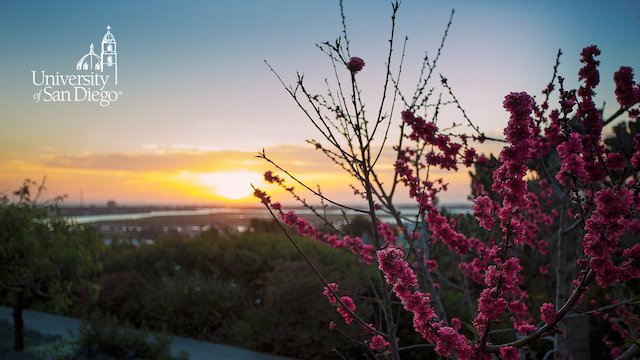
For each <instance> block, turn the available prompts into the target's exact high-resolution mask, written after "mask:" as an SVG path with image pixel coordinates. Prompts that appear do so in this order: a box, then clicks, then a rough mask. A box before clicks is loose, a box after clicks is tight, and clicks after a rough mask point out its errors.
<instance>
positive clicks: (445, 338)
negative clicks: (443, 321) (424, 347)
mask: <svg viewBox="0 0 640 360" xmlns="http://www.w3.org/2000/svg"><path fill="white" fill-rule="evenodd" d="M435 350H436V352H437V353H438V354H439V355H441V356H447V357H449V356H451V354H452V353H453V352H454V351H456V352H459V353H461V354H460V357H461V358H463V357H464V356H465V355H467V354H468V353H471V346H469V344H467V340H466V338H465V337H464V336H463V335H460V333H458V332H457V331H456V330H455V329H454V328H452V327H449V326H443V327H441V328H440V329H438V340H437V341H436V349H435ZM467 356H468V355H467Z"/></svg>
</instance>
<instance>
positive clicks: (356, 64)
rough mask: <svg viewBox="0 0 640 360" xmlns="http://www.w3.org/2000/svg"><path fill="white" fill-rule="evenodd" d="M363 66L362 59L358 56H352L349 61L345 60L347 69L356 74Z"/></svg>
mask: <svg viewBox="0 0 640 360" xmlns="http://www.w3.org/2000/svg"><path fill="white" fill-rule="evenodd" d="M363 67H364V60H362V59H360V58H359V57H355V56H354V57H352V58H351V59H349V62H347V69H349V71H351V73H353V74H357V73H358V72H360V70H362V68H363Z"/></svg>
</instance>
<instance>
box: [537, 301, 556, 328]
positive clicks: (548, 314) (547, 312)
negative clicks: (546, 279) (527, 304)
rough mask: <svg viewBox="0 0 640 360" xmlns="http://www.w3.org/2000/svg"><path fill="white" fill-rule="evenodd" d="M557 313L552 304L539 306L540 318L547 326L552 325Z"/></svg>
mask: <svg viewBox="0 0 640 360" xmlns="http://www.w3.org/2000/svg"><path fill="white" fill-rule="evenodd" d="M557 316H558V313H556V308H555V306H554V305H553V304H552V303H544V304H542V306H540V318H541V319H542V321H544V322H545V323H547V324H552V323H553V322H554V321H555V319H556V317H557Z"/></svg>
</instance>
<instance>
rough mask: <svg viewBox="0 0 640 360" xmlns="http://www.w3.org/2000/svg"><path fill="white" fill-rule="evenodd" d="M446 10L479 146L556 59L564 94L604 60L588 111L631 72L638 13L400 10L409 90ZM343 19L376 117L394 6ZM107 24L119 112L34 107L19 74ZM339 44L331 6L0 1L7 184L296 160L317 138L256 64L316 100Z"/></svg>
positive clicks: (358, 5)
mask: <svg viewBox="0 0 640 360" xmlns="http://www.w3.org/2000/svg"><path fill="white" fill-rule="evenodd" d="M452 8H455V10H456V14H455V17H454V23H453V26H452V29H451V31H450V33H449V38H448V40H447V45H446V46H445V50H444V53H443V55H442V58H441V63H440V65H441V67H440V68H439V71H440V72H441V73H442V74H443V75H444V76H445V77H447V78H448V79H449V82H450V84H451V85H452V86H453V87H454V90H455V91H456V95H457V96H458V97H459V98H460V100H461V101H462V103H463V104H464V106H465V109H466V110H467V112H468V113H469V114H470V116H471V117H472V118H473V119H474V120H475V121H476V122H477V123H478V124H479V125H480V126H481V127H482V128H483V129H484V130H485V131H487V133H497V132H499V131H500V129H501V128H502V127H503V126H504V124H505V123H506V120H507V115H506V114H505V113H504V111H503V110H502V108H501V103H502V98H503V97H504V95H505V94H506V93H508V92H510V91H523V90H524V91H529V92H531V93H534V94H539V91H540V90H541V89H542V88H543V87H544V86H545V85H546V83H547V82H548V81H549V79H550V77H551V72H552V66H553V64H554V59H555V53H556V52H557V50H558V48H562V50H563V52H564V56H563V58H562V64H561V67H560V73H561V74H563V75H564V76H565V77H566V78H567V80H568V83H569V85H572V86H575V84H576V80H577V75H576V73H577V69H578V68H579V67H580V63H579V52H580V49H581V48H582V47H584V46H586V45H590V44H597V45H598V46H599V47H600V48H601V49H602V51H603V55H602V56H601V58H600V60H601V61H602V67H601V78H602V86H601V88H600V90H599V92H600V94H602V95H603V96H601V98H600V99H599V100H600V101H606V102H607V103H608V104H610V106H609V107H608V109H610V110H611V111H613V110H614V109H613V105H614V101H613V98H611V96H610V95H606V96H604V95H605V94H612V89H613V87H612V75H613V72H614V71H615V70H616V69H617V68H618V67H619V66H621V65H628V66H632V67H634V68H636V69H637V68H638V67H639V65H640V48H639V47H638V46H637V44H639V43H640V2H638V1H633V0H620V1H561V2H557V1H418V0H405V1H403V2H402V5H401V9H400V12H399V14H398V28H397V35H398V39H401V38H402V37H403V36H404V35H407V36H408V37H409V43H408V50H407V59H406V65H405V76H406V77H405V78H404V80H403V81H405V84H406V86H407V87H408V88H410V86H409V84H412V78H415V75H416V74H417V69H418V66H419V61H420V60H421V58H422V55H423V52H424V50H428V51H429V52H431V53H433V52H434V51H435V49H436V48H437V45H438V44H439V42H440V38H441V35H442V32H443V30H444V27H445V25H446V22H447V19H448V16H449V13H450V11H451V9H452ZM345 12H346V16H347V22H348V31H349V34H350V37H351V45H352V48H351V50H352V54H353V55H357V56H360V57H362V58H363V59H365V61H366V63H367V65H366V66H365V69H364V70H363V72H362V73H360V74H359V77H360V80H361V85H363V88H364V89H365V91H368V90H373V92H371V95H370V96H369V97H367V99H368V100H370V101H371V102H373V103H375V101H376V100H377V99H378V98H379V94H378V92H376V89H378V88H379V87H380V84H381V81H382V76H383V74H384V72H383V69H384V68H383V66H384V54H385V51H386V44H387V40H388V36H389V15H390V5H389V2H388V1H378V0H370V1H365V0H355V1H349V0H345ZM107 25H110V26H111V27H112V30H111V31H112V32H113V34H114V35H115V37H116V40H117V41H118V51H119V75H118V77H119V85H118V89H119V90H120V91H122V93H123V94H122V96H121V97H120V99H119V100H118V101H117V102H116V103H114V104H112V105H110V106H109V107H106V108H99V107H97V106H96V105H95V104H89V103H55V104H54V103H46V104H45V103H35V102H34V101H33V98H32V96H33V93H34V91H35V87H34V86H33V85H32V84H31V73H30V71H32V70H46V71H51V72H55V71H60V72H61V73H71V72H73V71H74V65H75V63H76V62H77V61H78V59H79V58H80V57H81V56H82V55H84V54H85V53H86V52H87V50H88V46H89V43H94V44H95V45H96V46H98V43H99V41H100V39H101V37H102V35H103V34H104V32H105V26H107ZM340 30H341V28H340V21H339V13H338V2H337V1H307V0H298V1H294V0H287V1H284V0H272V1H264V0H263V1H258V0H254V1H248V0H240V1H188V2H187V1H184V2H178V1H153V2H143V1H123V0H116V1H110V2H94V1H56V2H52V1H44V0H41V1H33V0H21V1H17V0H8V1H2V2H1V3H0V44H2V51H0V53H1V54H2V55H1V57H0V59H1V61H0V65H1V66H0V84H1V85H0V125H2V128H3V131H2V132H0V152H1V153H3V154H4V156H3V157H4V158H5V159H4V161H5V162H13V163H18V162H19V163H21V164H23V165H24V164H26V163H29V164H32V165H33V166H32V167H29V166H26V165H25V166H26V167H21V168H20V169H17V168H16V170H15V173H16V174H17V173H18V172H20V171H22V173H24V172H25V171H26V170H25V169H38V166H36V165H37V164H39V165H43V162H44V160H43V158H59V157H64V156H77V155H78V154H83V155H87V156H88V155H95V156H99V155H105V154H111V155H114V154H115V155H118V154H120V155H127V156H133V155H132V154H146V153H147V152H149V151H158V149H168V151H169V150H171V149H183V150H184V149H193V150H194V151H204V152H207V151H241V152H246V153H247V154H248V156H249V155H250V154H253V153H254V152H255V151H256V150H259V149H261V148H262V147H277V146H282V145H304V143H303V141H304V139H307V138H311V137H314V135H315V134H314V132H313V129H312V127H311V126H310V125H309V124H308V123H307V122H305V121H304V118H303V117H302V116H301V114H300V112H299V111H297V109H296V108H295V106H294V104H293V102H292V101H291V99H289V98H288V97H287V96H286V94H285V92H284V91H283V89H282V88H281V87H280V85H279V83H278V82H277V80H276V79H275V78H274V76H273V75H272V74H271V73H270V72H269V70H268V68H267V67H266V66H265V64H264V62H263V60H265V59H266V60H268V61H269V62H270V63H271V64H272V65H273V66H274V67H275V68H276V69H277V70H278V71H279V73H280V74H281V75H282V76H283V78H284V79H285V80H287V81H293V80H294V79H295V72H296V71H297V70H299V71H301V72H303V73H305V76H306V78H307V79H308V81H309V83H310V86H312V87H314V86H315V89H317V90H318V91H322V90H323V87H322V80H323V79H324V77H327V76H330V75H331V72H330V70H331V69H330V64H329V62H328V61H327V59H326V58H325V57H324V56H323V55H322V53H320V51H318V50H317V48H316V47H315V44H316V43H318V42H322V41H326V40H330V41H331V40H334V39H335V38H336V37H337V36H338V35H339V33H340ZM398 49H399V47H398ZM395 60H397V58H396V59H395ZM247 161H248V160H247ZM5 165H6V164H5ZM4 169H11V167H10V166H4ZM97 170H100V169H97ZM183 170H184V169H183ZM186 170H189V169H186ZM242 170H247V169H242ZM2 171H4V172H5V174H4V175H3V174H2V173H1V172H2ZM7 171H9V170H0V182H2V181H7V182H9V181H15V177H16V176H18V175H15V176H10V175H9V174H7V173H6V172H7ZM123 171H124V170H123ZM54 172H55V171H54ZM22 173H20V176H22ZM38 175H39V174H35V175H33V176H36V177H37V176H38ZM77 176H80V175H77V174H76V178H77ZM3 185H4V183H2V184H0V190H2V189H1V188H2V187H3ZM61 189H63V190H65V189H66V188H65V187H64V186H62V187H61Z"/></svg>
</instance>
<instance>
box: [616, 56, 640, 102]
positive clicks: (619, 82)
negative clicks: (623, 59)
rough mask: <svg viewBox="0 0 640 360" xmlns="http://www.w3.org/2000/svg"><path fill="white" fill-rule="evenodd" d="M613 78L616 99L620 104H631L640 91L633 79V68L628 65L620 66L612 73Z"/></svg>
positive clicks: (639, 96) (636, 99) (637, 98)
mask: <svg viewBox="0 0 640 360" xmlns="http://www.w3.org/2000/svg"><path fill="white" fill-rule="evenodd" d="M613 80H614V81H615V82H616V91H615V93H616V99H617V100H618V103H619V104H620V106H626V107H629V106H632V105H633V104H635V103H636V102H637V101H638V100H639V98H640V93H639V92H638V89H637V88H636V86H635V85H636V84H635V81H633V69H632V68H630V67H628V66H621V67H620V69H619V70H618V71H616V72H615V74H613Z"/></svg>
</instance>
